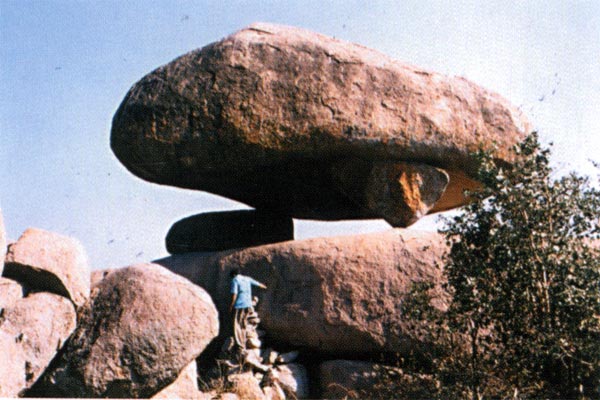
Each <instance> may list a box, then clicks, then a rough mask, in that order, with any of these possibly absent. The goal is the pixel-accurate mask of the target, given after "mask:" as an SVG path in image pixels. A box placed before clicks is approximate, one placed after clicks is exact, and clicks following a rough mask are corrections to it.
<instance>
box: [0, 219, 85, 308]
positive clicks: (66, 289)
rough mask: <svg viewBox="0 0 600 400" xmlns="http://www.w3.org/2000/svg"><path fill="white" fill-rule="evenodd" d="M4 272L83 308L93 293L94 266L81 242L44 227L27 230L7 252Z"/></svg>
mask: <svg viewBox="0 0 600 400" xmlns="http://www.w3.org/2000/svg"><path fill="white" fill-rule="evenodd" d="M4 275H5V276H6V277H9V278H12V279H15V280H17V281H19V282H24V283H26V284H27V285H29V286H31V288H32V289H37V290H45V291H49V292H52V293H56V294H59V295H61V296H65V297H67V298H68V299H71V301H73V303H74V304H75V305H76V306H77V307H80V306H82V305H83V303H84V302H85V301H86V300H87V298H88V297H89V294H90V269H89V265H88V261H87V255H86V252H85V249H84V248H83V246H82V245H81V244H80V243H79V241H77V240H75V239H73V238H70V237H67V236H62V235H59V234H57V233H52V232H47V231H44V230H41V229H34V228H30V229H27V230H26V231H25V232H24V233H23V235H21V237H20V238H19V240H18V241H17V242H16V243H13V244H11V245H10V247H9V249H8V254H7V255H6V265H5V271H4Z"/></svg>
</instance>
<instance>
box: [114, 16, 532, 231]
mask: <svg viewBox="0 0 600 400" xmlns="http://www.w3.org/2000/svg"><path fill="white" fill-rule="evenodd" d="M528 131H529V126H528V123H527V122H526V121H525V120H524V118H523V117H522V116H521V115H520V112H518V110H517V109H516V108H514V107H513V106H511V105H510V104H508V102H507V101H506V100H505V99H503V98H502V97H500V96H499V95H497V94H495V93H492V92H490V91H488V90H485V89H483V88H481V87H479V86H477V85H475V84H473V83H471V82H469V81H468V80H466V79H463V78H454V77H445V76H442V75H440V74H437V73H434V72H430V71H426V70H423V69H421V68H418V67H415V66H412V65H408V64H405V63H402V62H399V61H395V60H392V59H390V58H389V57H387V56H385V55H383V54H381V53H378V52H376V51H374V50H370V49H368V48H365V47H363V46H360V45H356V44H353V43H348V42H344V41H341V40H336V39H333V38H330V37H327V36H324V35H320V34H317V33H313V32H309V31H306V30H302V29H297V28H291V27H285V26H278V25H271V24H255V25H252V26H250V27H248V28H245V29H243V30H241V31H239V32H237V33H235V34H233V35H231V36H229V37H227V38H225V39H223V40H221V41H219V42H216V43H213V44H209V45H208V46H206V47H204V48H202V49H199V50H196V51H193V52H190V53H188V54H185V55H183V56H181V57H179V58H178V59H176V60H174V61H173V62H171V63H169V64H167V65H165V66H163V67H160V68H158V69H157V70H155V71H153V72H151V73H150V74H148V75H147V76H145V77H144V78H142V79H141V80H140V81H139V82H138V83H136V84H135V85H134V86H133V87H132V88H131V90H130V91H129V92H128V93H127V95H126V97H125V99H124V100H123V102H122V104H121V106H120V107H119V109H118V111H117V113H116V114H115V116H114V119H113V125H112V132H111V147H112V149H113V151H114V153H115V154H116V156H117V158H119V160H120V161H121V162H122V163H123V164H124V165H125V166H126V167H127V168H128V169H129V170H130V171H131V172H133V173H134V174H136V175H138V176H139V177H141V178H143V179H146V180H148V181H151V182H156V183H160V184H166V185H173V186H179V187H184V188H192V189H198V190H204V191H208V192H211V193H215V194H218V195H222V196H225V197H228V198H231V199H235V200H238V201H241V202H243V203H246V204H249V205H251V206H252V207H254V208H256V209H263V210H268V211H271V212H276V213H280V214H282V215H289V216H292V217H296V218H309V219H324V220H335V219H352V218H375V217H381V218H385V219H386V220H388V221H389V222H390V223H392V224H393V225H407V224H410V223H412V222H414V220H416V219H418V215H420V214H421V213H424V212H427V211H430V212H431V211H439V210H443V209H448V208H452V207H456V206H458V205H460V204H462V203H463V202H464V198H463V196H462V190H463V189H464V188H470V187H472V186H473V185H476V183H475V182H474V181H473V180H472V179H470V178H469V177H468V176H469V174H470V173H472V172H473V170H474V169H475V167H476V165H475V164H476V162H475V160H474V159H473V158H472V157H471V156H470V152H472V151H474V150H477V149H478V148H479V147H480V146H482V147H485V148H490V147H491V146H492V144H493V143H495V144H496V145H497V146H498V149H499V151H498V153H497V157H498V158H499V159H500V160H504V161H509V160H508V159H507V158H508V152H507V150H508V149H509V148H510V147H511V146H512V145H513V144H515V143H516V142H517V141H519V140H520V139H521V138H522V137H523V134H524V133H528ZM340 161H341V162H343V163H345V164H346V165H350V169H352V170H359V169H361V168H362V167H361V166H363V165H365V164H366V165H367V170H368V171H369V170H371V169H373V168H375V166H374V165H372V164H376V163H377V164H379V163H384V164H385V163H388V164H390V165H391V166H394V165H396V164H397V163H399V165H401V166H409V167H410V168H409V171H414V170H415V169H421V170H423V169H424V168H426V167H429V168H442V169H444V170H445V172H446V173H447V175H448V177H449V183H448V188H447V189H446V190H445V191H444V190H443V187H441V186H438V187H436V188H427V187H426V188H423V190H424V192H423V193H416V192H415V188H419V187H420V185H418V184H417V185H415V184H414V183H413V184H412V185H411V186H410V187H409V188H408V189H406V190H404V188H403V186H402V185H403V184H404V181H403V179H401V177H400V176H398V174H395V175H394V176H391V177H390V179H391V180H392V181H393V182H395V183H393V184H394V185H400V187H401V188H402V191H407V192H409V193H413V194H414V195H413V196H412V198H411V202H412V203H415V202H417V201H419V199H422V198H426V197H428V198H429V199H433V198H435V197H437V198H438V200H437V202H436V204H434V205H432V204H427V202H423V204H418V205H417V207H415V208H414V209H413V211H412V214H413V215H409V216H408V217H406V216H402V215H391V216H390V214H389V213H388V212H384V211H382V210H381V209H380V208H379V207H374V204H372V203H369V202H357V200H356V196H352V195H349V192H350V191H352V190H353V188H354V185H350V187H348V186H346V185H344V183H343V182H340V181H339V180H338V179H336V174H335V171H332V168H334V166H336V165H338V163H339V162H340ZM413 164H414V165H413ZM399 168H400V167H389V168H388V170H398V169H399ZM409 174H410V173H409ZM367 182H370V183H371V184H376V183H378V182H379V181H378V180H377V179H375V180H373V181H367ZM387 186H388V184H387V183H384V188H385V187H387ZM359 189H360V192H364V191H365V190H367V191H370V190H376V191H380V192H381V191H382V190H383V189H381V188H378V187H377V188H370V189H367V188H364V187H363V188H359ZM430 191H431V192H433V193H434V194H431V193H429V192H430ZM358 197H359V198H361V197H362V196H358ZM393 198H394V196H392V199H393ZM389 201H390V200H388V202H389ZM410 210H411V209H410V208H407V209H402V213H404V214H406V213H408V212H409V211H410ZM388 211H389V210H388Z"/></svg>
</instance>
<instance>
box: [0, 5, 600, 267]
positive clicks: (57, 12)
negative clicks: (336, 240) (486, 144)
mask: <svg viewBox="0 0 600 400" xmlns="http://www.w3.org/2000/svg"><path fill="white" fill-rule="evenodd" d="M511 3H512V4H511ZM256 21H265V22H275V23H281V24H287V25H295V26H300V27H304V28H307V29H311V30H314V31H318V32H321V33H324V34H327V35H331V36H335V37H337V38H340V39H344V40H348V41H352V42H356V43H360V44H363V45H365V46H368V47H372V48H375V49H377V50H380V51H382V52H384V53H386V54H388V55H390V56H392V57H394V58H397V59H400V60H402V61H406V62H409V63H411V64H415V65H418V66H421V67H424V68H427V69H431V70H434V71H437V72H441V73H444V74H448V75H459V76H464V77H466V78H467V79H470V80H472V81H474V82H476V83H478V84H480V85H482V86H484V87H486V88H488V89H491V90H493V91H496V92H498V93H500V94H501V95H503V96H504V97H506V98H508V99H509V100H510V101H511V102H512V103H514V104H515V105H516V106H521V108H522V110H523V111H524V112H525V113H526V114H527V115H528V116H529V118H530V119H531V121H532V122H533V123H534V126H535V128H536V129H538V130H539V131H540V135H541V137H542V139H543V140H545V141H553V142H554V143H555V145H554V149H553V152H554V163H555V165H556V166H558V167H559V168H561V169H563V170H566V169H577V170H578V171H580V172H581V173H586V174H587V173H590V172H593V171H592V169H591V168H590V165H591V164H590V163H589V162H588V161H587V160H588V159H590V158H591V159H594V160H596V161H600V153H599V150H598V149H600V115H599V114H600V1H597V0H592V1H514V2H507V1H487V0H486V1H483V0H482V1H469V2H467V1H453V2H448V1H423V0H416V1H354V2H352V1H341V0H340V1H250V0H247V1H222V0H221V1H167V0H164V1H142V0H140V1H132V0H128V1H122V0H120V1H112V0H98V1H73V0H71V1H67V0H54V1H51V0H47V1H26V0H16V1H9V0H0V93H2V96H1V97H0V135H1V136H0V138H1V139H2V141H1V142H0V206H1V208H2V212H3V214H4V219H5V224H6V227H7V230H8V234H9V237H10V238H13V239H16V238H18V237H19V235H20V234H21V233H22V232H23V231H24V230H25V229H26V228H27V227H30V226H35V227H40V228H44V229H48V230H51V231H55V232H59V233H63V234H67V235H71V236H74V237H76V238H78V239H79V240H81V241H82V242H83V244H84V245H85V247H86V248H87V250H88V253H89V256H90V260H91V263H92V266H93V268H107V267H118V266H124V265H128V264H131V263H134V262H141V261H148V260H152V259H155V258H158V257H161V256H164V255H166V251H165V250H164V236H165V234H166V232H167V231H168V229H169V227H170V226H171V224H172V223H174V222H175V221H177V220H178V219H180V218H182V217H185V216H189V215H192V214H195V213H200V212H205V211H217V210H224V209H233V208H240V207H242V206H241V205H239V204H237V203H234V202H232V201H228V200H225V199H222V198H219V197H217V196H213V195H210V194H206V193H201V192H193V191H187V190H182V189H175V188H169V187H164V186H158V185H154V184H150V183H147V182H144V181H142V180H140V179H138V178H136V177H135V176H133V175H132V174H130V173H129V172H127V171H126V170H125V169H124V168H123V167H121V165H120V164H119V162H118V161H117V160H116V158H115V157H114V156H113V155H112V152H111V151H110V148H109V133H110V124H111V119H112V116H113V114H114V112H115V111H116V108H117V107H118V105H119V103H120V102H121V100H122V99H123V97H124V96H125V93H126V92H127V90H128V89H129V88H130V87H131V86H132V85H133V84H134V83H135V82H136V81H137V80H139V79H140V78H141V77H142V76H144V75H145V74H146V73H148V72H150V71H151V70H153V69H154V68H156V67H158V66H160V65H162V64H165V63H167V62H169V61H171V60H172V59H174V58H175V57H177V56H179V55H181V54H183V53H185V52H188V51H190V50H193V49H196V48H199V47H202V46H204V45H206V44H208V43H210V42H213V41H216V40H219V39H221V38H222V37H224V36H226V35H228V34H230V33H233V32H234V31H236V30H239V29H241V28H242V27H244V26H246V25H249V24H250V23H252V22H256ZM433 225H434V224H433V223H432V218H428V219H427V221H425V222H424V223H423V224H419V226H421V227H431V226H433ZM386 227H387V225H386V224H385V223H383V222H382V221H378V222H369V223H364V222H363V223H356V222H351V223H323V222H320V223H316V222H303V221H301V222H298V223H297V224H296V233H297V236H298V237H311V236H319V235H332V234H342V233H355V232H361V231H373V230H382V229H386Z"/></svg>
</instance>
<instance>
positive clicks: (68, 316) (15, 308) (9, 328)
mask: <svg viewBox="0 0 600 400" xmlns="http://www.w3.org/2000/svg"><path fill="white" fill-rule="evenodd" d="M75 322H76V315H75V308H74V307H73V304H72V303H71V302H70V301H69V300H68V299H66V298H64V297H62V296H59V295H56V294H52V293H45V292H38V293H32V294H30V295H29V296H27V297H25V298H21V299H18V300H16V301H13V302H12V304H10V305H8V306H6V307H5V308H3V309H2V311H1V315H0V337H1V339H0V342H2V360H3V361H2V362H1V363H0V364H7V365H6V366H5V367H6V368H9V369H10V371H7V372H6V374H4V373H2V374H0V397H17V396H18V395H22V394H23V393H24V392H25V391H26V390H27V389H28V388H30V387H31V386H32V385H33V384H34V383H35V381H36V380H37V379H38V378H39V377H40V375H41V374H42V373H43V372H44V370H45V369H46V367H47V366H48V365H49V364H50V361H51V360H52V359H53V358H54V357H55V356H56V354H57V352H58V351H59V350H60V349H61V348H62V346H63V344H64V343H65V341H66V340H67V338H68V337H69V336H70V335H71V333H72V332H73V330H74V329H75ZM1 370H2V369H1V368H0V371H1Z"/></svg>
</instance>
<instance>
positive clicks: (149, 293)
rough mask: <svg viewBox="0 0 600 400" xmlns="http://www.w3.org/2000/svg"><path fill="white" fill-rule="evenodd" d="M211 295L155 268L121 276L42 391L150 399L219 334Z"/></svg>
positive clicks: (103, 288)
mask: <svg viewBox="0 0 600 400" xmlns="http://www.w3.org/2000/svg"><path fill="white" fill-rule="evenodd" d="M218 331H219V323H218V317H217V311H216V309H215V306H214V304H213V302H212V300H211V298H210V296H209V295H208V294H207V293H206V292H205V291H204V290H202V289H201V288H200V287H198V286H196V285H193V284H192V283H191V282H189V281H188V280H186V279H183V278H181V277H179V276H177V275H175V274H173V273H171V272H169V271H167V270H166V269H164V268H162V267H160V266H158V265H155V264H139V265H133V266H130V267H126V268H123V269H119V270H114V271H113V272H111V273H110V274H109V275H107V276H106V277H105V278H104V279H103V280H102V281H101V282H100V283H99V284H98V285H97V286H96V287H95V289H94V293H93V296H92V298H91V300H90V303H89V304H88V305H87V306H86V310H85V311H84V312H83V313H82V318H81V321H80V322H79V325H78V327H77V329H76V331H75V333H74V334H73V336H72V338H71V340H70V341H69V343H68V346H67V348H66V351H65V352H64V353H63V356H62V357H61V358H60V359H59V360H57V362H56V365H55V367H54V368H53V369H52V370H51V371H49V372H48V373H47V374H46V375H45V376H44V377H43V379H42V380H41V382H40V383H39V385H36V386H37V387H36V393H40V392H41V393H49V394H51V395H53V396H56V395H57V396H60V397H150V396H152V395H154V394H156V393H157V392H158V391H160V390H161V389H163V388H164V387H166V386H168V385H169V384H171V383H172V382H173V381H175V379H176V378H177V377H178V376H179V374H180V372H181V371H182V370H183V369H184V368H185V367H186V366H187V365H189V364H190V363H191V362H192V361H193V360H194V359H195V358H196V357H198V355H199V354H200V353H201V352H202V351H203V350H204V348H205V347H206V346H207V345H208V343H209V342H210V341H211V340H212V339H213V338H214V337H215V336H217V334H218Z"/></svg>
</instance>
